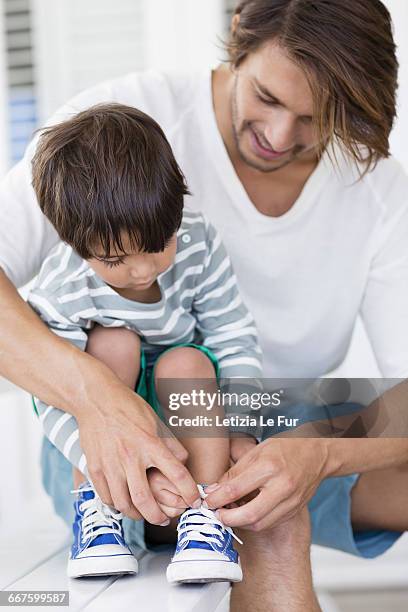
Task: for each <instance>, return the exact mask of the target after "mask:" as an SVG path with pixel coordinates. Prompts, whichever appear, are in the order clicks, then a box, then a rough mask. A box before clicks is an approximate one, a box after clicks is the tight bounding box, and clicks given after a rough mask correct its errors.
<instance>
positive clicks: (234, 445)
mask: <svg viewBox="0 0 408 612" xmlns="http://www.w3.org/2000/svg"><path fill="white" fill-rule="evenodd" d="M255 446H256V440H255V438H253V437H252V436H239V437H233V438H231V439H230V456H231V462H232V463H233V464H234V463H236V462H237V461H239V460H240V459H241V457H243V456H244V455H245V454H246V453H247V452H248V451H250V450H252V449H253V448H254V447H255Z"/></svg>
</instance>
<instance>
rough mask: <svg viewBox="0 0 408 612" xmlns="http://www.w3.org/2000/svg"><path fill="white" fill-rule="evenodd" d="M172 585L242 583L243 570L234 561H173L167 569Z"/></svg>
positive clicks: (168, 578)
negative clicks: (185, 583)
mask: <svg viewBox="0 0 408 612" xmlns="http://www.w3.org/2000/svg"><path fill="white" fill-rule="evenodd" d="M166 575H167V580H168V582H170V584H178V583H183V582H241V580H242V569H241V566H240V565H239V564H238V563H233V562H232V561H198V560H192V561H188V560H187V561H173V562H172V563H170V565H169V566H168V568H167V572H166Z"/></svg>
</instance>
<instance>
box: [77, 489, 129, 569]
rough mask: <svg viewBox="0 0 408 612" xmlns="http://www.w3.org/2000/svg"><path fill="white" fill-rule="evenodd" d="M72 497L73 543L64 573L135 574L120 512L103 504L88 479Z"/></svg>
mask: <svg viewBox="0 0 408 612" xmlns="http://www.w3.org/2000/svg"><path fill="white" fill-rule="evenodd" d="M72 493H77V494H78V497H77V499H76V501H75V504H74V506H75V520H74V524H73V531H74V543H73V544H72V547H71V553H70V556H69V560H68V576H69V577H70V578H80V577H81V576H107V575H108V576H109V575H114V574H137V571H138V564H137V559H136V558H135V557H134V556H133V554H132V552H131V551H130V549H129V548H128V547H127V545H126V542H125V540H124V537H123V530H122V522H121V519H122V518H123V516H122V514H121V513H120V512H116V511H115V510H114V509H113V508H111V507H110V506H108V505H106V504H104V503H103V502H102V500H101V499H100V498H99V497H98V495H97V494H96V493H95V490H94V488H93V487H92V485H91V484H90V483H89V482H85V483H84V484H82V485H81V486H80V487H79V489H76V490H75V491H72Z"/></svg>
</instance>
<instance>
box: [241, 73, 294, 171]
mask: <svg viewBox="0 0 408 612" xmlns="http://www.w3.org/2000/svg"><path fill="white" fill-rule="evenodd" d="M237 85H238V76H236V77H235V81H234V86H233V88H232V95H231V120H232V134H233V137H234V141H235V146H236V148H237V151H238V154H239V156H240V158H241V160H242V161H243V162H244V163H245V164H247V165H248V166H250V167H251V168H254V169H255V170H258V171H259V172H265V173H269V172H276V171H277V170H281V169H282V168H284V167H285V166H287V165H288V164H291V163H292V162H293V161H295V160H296V159H297V157H298V155H299V154H300V153H302V152H303V151H305V147H302V146H301V145H296V146H295V147H294V149H293V151H292V152H291V154H290V156H289V158H288V159H286V160H284V161H282V162H281V163H277V165H276V166H273V167H271V166H269V165H268V166H265V165H262V164H261V163H259V164H258V163H257V162H256V161H254V160H253V159H251V158H249V157H248V156H246V155H245V153H244V151H243V150H242V147H241V142H240V137H241V136H242V135H243V134H244V133H245V131H247V130H249V129H251V128H250V126H251V122H250V121H244V123H243V125H242V127H241V128H240V129H238V127H237V126H238V123H239V120H238V105H237ZM265 163H268V162H265Z"/></svg>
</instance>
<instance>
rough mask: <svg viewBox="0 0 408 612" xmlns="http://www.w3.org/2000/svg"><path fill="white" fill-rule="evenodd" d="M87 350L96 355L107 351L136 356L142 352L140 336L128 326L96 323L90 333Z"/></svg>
mask: <svg viewBox="0 0 408 612" xmlns="http://www.w3.org/2000/svg"><path fill="white" fill-rule="evenodd" d="M86 351H87V353H89V354H91V355H93V356H95V357H98V356H99V355H100V354H101V353H106V351H109V354H115V355H125V356H126V355H129V356H134V355H135V354H139V353H140V338H139V336H138V335H137V334H136V333H135V332H133V331H131V330H130V329H126V327H120V328H110V327H102V326H101V325H96V326H95V327H94V329H92V330H91V331H90V333H89V335H88V343H87V347H86Z"/></svg>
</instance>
